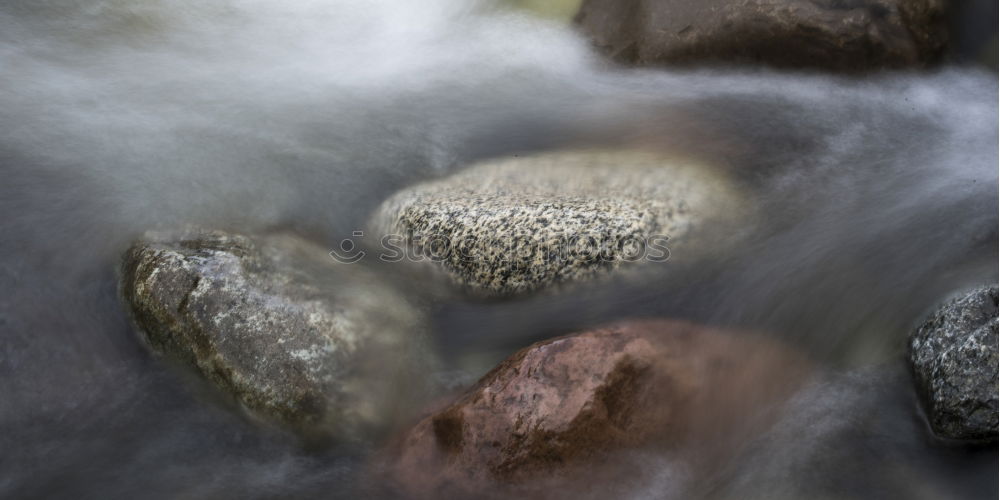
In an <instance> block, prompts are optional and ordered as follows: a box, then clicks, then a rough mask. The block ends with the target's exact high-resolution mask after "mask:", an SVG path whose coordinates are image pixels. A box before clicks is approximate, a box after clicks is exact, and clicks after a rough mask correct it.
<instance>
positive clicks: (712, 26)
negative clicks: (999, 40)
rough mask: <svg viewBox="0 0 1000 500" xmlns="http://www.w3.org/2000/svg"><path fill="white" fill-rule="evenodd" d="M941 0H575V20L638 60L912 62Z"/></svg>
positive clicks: (942, 19)
mask: <svg viewBox="0 0 1000 500" xmlns="http://www.w3.org/2000/svg"><path fill="white" fill-rule="evenodd" d="M946 7H947V5H946V2H945V0H747V1H740V2H734V1H732V0H585V1H584V3H583V5H582V6H581V8H580V11H579V12H578V13H577V15H576V18H575V20H576V23H577V25H578V26H579V27H580V29H581V30H582V31H583V32H584V34H586V35H587V36H588V37H589V38H590V39H591V40H592V41H593V43H594V44H595V45H596V46H597V47H598V48H600V49H601V50H603V51H604V52H606V53H608V54H609V55H611V56H612V57H613V58H615V59H617V60H619V61H622V62H626V63H629V64H638V65H663V64H666V65H685V64H706V63H727V64H731V63H749V64H760V63H763V64H767V65H771V66H777V67H787V68H820V69H828V70H834V71H862V70H873V69H882V68H901V67H919V66H924V65H927V64H929V63H933V62H936V61H937V60H939V59H940V58H941V56H942V54H943V52H944V49H945V46H946V42H947V36H948V35H947V30H946V26H947V22H946V10H947V9H946Z"/></svg>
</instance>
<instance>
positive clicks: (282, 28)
mask: <svg viewBox="0 0 1000 500" xmlns="http://www.w3.org/2000/svg"><path fill="white" fill-rule="evenodd" d="M288 3H289V4H292V5H283V4H281V3H279V2H265V1H254V2H239V3H237V2H232V3H230V2H212V3H209V2H200V1H193V0H192V1H171V2H167V1H145V2H125V1H91V2H70V1H46V2H37V1H23V2H22V1H15V2H6V3H5V4H4V5H3V6H0V41H2V43H0V68H3V69H2V71H0V123H2V129H0V234H2V235H3V236H2V238H0V290H2V292H0V339H2V340H0V396H2V403H0V450H2V452H0V496H3V497H10V498H37V497H49V498H52V497H55V498H62V497H66V498H69V497H72V498H133V497H142V498H190V497H203V498H204V497H208V498H229V497H232V498H246V497H260V498H269V497H288V496H292V497H341V496H343V497H351V496H353V495H354V494H356V493H357V492H356V491H355V490H354V487H355V482H356V479H357V477H358V475H359V470H360V464H362V463H363V462H364V458H365V455H366V453H367V451H368V450H367V449H366V447H364V446H361V447H355V448H351V449H343V448H338V447H334V448H332V449H323V450H313V449H309V450H307V449H304V448H303V447H301V446H300V445H299V443H298V442H297V441H296V440H295V438H294V437H292V436H288V435H285V434H283V433H282V432H280V431H277V430H274V429H266V428H261V427H260V426H258V425H256V424H254V423H252V422H250V421H248V420H246V419H244V418H243V417H241V416H239V415H238V414H237V413H235V412H232V411H230V409H228V408H227V407H226V406H225V405H224V404H222V403H220V402H219V401H218V400H217V399H218V398H216V396H215V395H214V394H213V393H212V392H211V391H210V390H208V389H206V388H205V387H204V386H202V385H200V384H198V383H196V382H194V381H191V380H187V379H186V378H185V376H184V375H181V374H177V373H175V372H173V371H171V370H169V369H167V368H166V367H164V366H162V364H161V363H160V362H158V361H157V360H156V359H154V358H152V357H151V356H150V355H149V354H147V353H146V352H145V351H144V349H143V348H142V346H141V344H140V343H139V342H138V341H137V338H136V335H135V333H134V332H133V331H132V329H131V327H130V326H129V323H128V321H127V318H126V316H125V314H124V312H123V311H122V309H121V307H120V305H119V304H118V301H117V298H116V292H115V289H116V286H115V282H114V267H115V264H116V261H117V258H118V255H119V254H120V252H121V250H122V249H123V248H124V245H126V244H127V242H128V241H129V240H131V239H132V238H134V237H135V236H137V235H138V234H140V233H141V232H143V231H145V230H147V229H150V228H154V227H171V226H175V225H178V224H182V223H189V222H190V223H198V224H201V225H206V226H214V227H223V228H233V229H238V230H243V231H252V230H259V229H266V228H274V227H282V228H293V229H296V230H298V231H301V232H303V233H306V234H310V235H313V236H314V237H315V238H317V239H319V240H320V241H325V242H329V243H330V244H333V242H337V241H339V240H340V239H341V238H342V237H344V236H346V235H349V234H350V232H351V231H353V230H354V229H356V228H357V227H360V226H361V224H362V223H363V221H364V219H365V217H366V216H367V215H368V214H369V213H370V211H371V210H372V209H373V208H374V207H375V206H376V205H377V204H378V203H379V202H380V200H382V199H383V198H384V197H385V196H386V195H387V194H389V193H391V192H392V191H393V190H395V189H397V188H399V187H401V186H403V185H406V184H408V183H411V182H414V181H416V180H420V179H424V178H427V177H430V176H435V175H440V174H443V173H445V172H448V171H451V170H454V169H457V168H460V167H461V166H462V165H463V164H466V163H467V162H469V161H471V160H474V159H476V158H481V157H489V156H493V155H500V154H512V153H516V152H525V151H531V150H535V149H543V148H552V147H562V146H567V147H572V146H579V145H584V144H586V145H600V146H617V145H636V144H641V145H646V146H654V147H658V148H661V149H669V150H672V151H680V152H682V153H684V154H686V155H688V156H690V157H693V158H697V159H699V160H700V161H703V162H705V163H707V164H713V165H716V166H717V167H718V168H719V169H720V170H722V171H724V172H727V173H728V175H731V176H732V177H733V178H734V179H736V181H737V182H738V183H739V184H740V185H741V186H742V189H744V190H745V191H746V192H747V193H748V194H749V196H750V198H751V199H752V200H753V204H754V205H755V207H756V209H757V210H760V211H761V213H762V214H764V216H763V217H761V218H760V221H759V223H757V224H755V225H751V226H747V227H743V228H740V230H739V231H735V232H730V233H727V234H726V235H725V236H726V241H727V244H728V245H730V246H729V247H728V248H729V251H727V252H726V253H725V254H723V255H711V256H688V257H689V258H687V259H675V262H668V263H667V264H666V265H664V266H662V269H658V271H657V272H656V273H655V275H654V276H653V278H652V279H651V280H650V281H649V282H645V283H639V284H629V285H621V286H614V287H612V286H605V287H601V288H597V289H593V290H586V289H585V290H580V291H577V292H574V293H571V294H567V295H564V296H559V297H547V298H536V299H525V300H518V301H513V302H511V303H506V304H483V303H450V304H438V308H437V312H436V313H435V324H436V326H437V329H436V330H437V332H436V336H437V342H438V344H439V346H438V347H440V349H441V351H442V352H443V353H445V355H446V356H449V357H453V358H455V359H458V358H460V357H462V356H475V355H483V356H487V357H494V358H495V357H498V356H502V355H504V354H505V353H509V352H511V351H512V350H515V349H517V348H518V347H520V346H523V345H526V344H527V343H529V342H531V341H534V340H538V339H540V338H545V337H546V336H549V335H554V334H559V333H565V332H567V331H570V330H572V329H573V328H577V327H582V326H586V325H589V324H593V323H599V322H602V321H606V320H609V319H613V318H617V317H622V316H630V315H650V314H653V315H656V314H666V315H671V316H678V317H688V318H693V319H697V320H700V321H704V322H709V323H715V324H733V325H741V326H752V327H761V328H766V329H768V330H770V331H772V332H774V333H775V335H778V336H780V337H781V338H783V339H786V340H787V341H788V342H790V343H792V344H794V345H796V346H799V347H801V348H802V349H804V350H805V351H807V352H808V353H810V354H811V355H812V356H813V357H814V358H815V359H816V360H817V362H818V363H819V364H821V365H823V366H825V367H827V370H828V372H829V375H827V376H826V378H824V379H823V380H824V381H823V382H822V383H819V384H817V385H816V386H813V387H812V388H811V389H809V390H807V391H805V392H803V393H802V394H800V395H799V396H797V398H796V399H795V400H794V401H793V403H792V404H791V405H790V407H789V409H788V411H787V413H786V415H785V416H784V417H783V419H782V421H781V422H780V423H779V425H778V426H777V427H776V428H775V429H773V431H772V432H770V433H769V434H768V435H765V436H761V437H760V439H759V442H756V443H755V444H754V446H752V447H751V448H750V449H748V450H747V451H746V452H745V455H741V456H740V457H737V458H736V459H734V460H733V462H732V464H730V465H729V466H727V467H726V468H724V469H720V470H719V471H717V474H715V475H714V476H713V477H712V478H711V480H710V481H707V483H706V484H700V485H684V484H683V480H682V479H677V478H676V476H674V475H671V474H670V473H669V471H670V465H669V464H667V463H665V464H664V465H663V470H664V472H663V474H662V475H661V476H656V477H658V478H659V479H655V478H654V480H651V481H650V482H649V483H648V484H637V485H634V487H629V488H627V489H626V490H625V493H622V490H621V489H620V488H619V489H617V490H615V491H616V493H617V494H626V495H628V496H632V497H635V498H659V497H663V496H668V497H669V496H681V497H692V496H706V497H735V498H740V497H745V496H751V495H756V496H759V497H761V498H777V497H785V498H801V497H803V496H804V495H805V494H806V493H808V494H810V495H811V494H817V495H821V496H822V495H825V496H829V497H833V498H840V497H851V498H854V497H858V498H893V497H899V498H915V497H918V496H923V497H926V498H967V497H982V498H995V497H996V493H997V491H996V490H997V473H996V470H997V454H996V450H974V449H966V448H960V447H959V448H956V447H943V446H940V445H939V444H937V443H934V442H933V441H932V440H931V439H930V438H929V437H928V434H927V432H926V429H925V427H924V424H923V422H922V420H921V419H920V417H919V413H917V412H915V411H914V408H915V401H914V399H913V395H912V393H911V389H910V385H909V381H908V379H907V378H906V377H907V375H906V373H905V370H903V369H902V365H901V362H900V360H901V356H902V345H903V339H904V338H905V335H906V333H907V331H908V329H909V328H910V327H911V326H912V324H913V322H914V321H916V320H917V319H918V318H919V317H920V316H921V315H922V314H923V313H925V312H926V311H927V310H928V309H929V308H930V307H932V306H933V305H934V304H935V303H936V302H937V301H939V300H941V299H942V298H943V297H945V296H946V295H947V294H949V293H951V292H952V291H953V290H955V289H958V288H962V287H964V286H967V285H971V284H975V283H981V282H986V281H996V276H997V264H996V261H997V255H998V251H997V210H998V203H997V159H998V158H997V143H996V137H997V131H998V130H997V77H996V74H995V73H994V74H990V73H986V72H983V71H982V70H979V69H975V68H971V67H959V66H951V67H947V68H945V69H942V70H940V71H936V72H933V73H930V74H928V73H922V74H909V73H893V74H885V75H876V76H874V77H871V78H868V79H865V80H849V79H839V78H836V77H831V76H823V75H810V74H776V73H770V72H745V71H742V72H741V71H734V70H723V69H720V70H713V71H707V70H706V71H698V72H685V73H674V72H667V71H625V70H620V69H614V68H609V67H605V66H603V65H602V63H601V62H600V60H599V59H598V58H596V57H595V56H592V55H591V54H589V52H588V49H587V47H586V46H585V44H584V43H583V41H582V40H580V39H578V38H577V37H576V36H575V35H574V34H573V33H572V32H570V31H569V30H568V29H566V28H563V27H561V26H559V25H557V24H554V23H549V22H547V21H542V20H538V19H534V18H531V17H529V16H527V15H524V14H521V13H517V12H512V11H508V10H504V9H501V8H497V7H495V6H492V5H491V4H488V3H481V2H468V1H458V0H434V1H424V2H404V1H400V2H374V1H372V2H359V1H353V2H339V1H315V0H314V1H302V2H294V3H292V2H288ZM581 311H584V312H581ZM475 375H476V374H475V373H467V374H465V376H467V377H474V376H475ZM649 462H650V463H652V464H657V463H659V462H657V460H656V457H654V458H651V459H650V461H649ZM678 483H680V485H678ZM619 486H620V485H619Z"/></svg>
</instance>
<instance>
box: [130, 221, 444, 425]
mask: <svg viewBox="0 0 1000 500" xmlns="http://www.w3.org/2000/svg"><path fill="white" fill-rule="evenodd" d="M122 295H123V298H124V300H125V302H126V304H127V306H128V307H129V309H130V310H131V312H132V315H133V318H134V320H135V322H136V324H137V325H138V327H139V328H140V329H141V331H142V332H143V333H144V334H145V339H146V340H147V341H148V343H149V345H150V346H151V347H152V348H153V350H154V351H155V352H157V353H160V354H162V355H165V356H167V357H169V358H172V359H176V360H180V361H182V362H184V363H186V364H188V365H190V366H193V367H195V368H196V369H197V370H198V371H199V372H200V373H201V374H202V375H204V376H205V377H206V378H207V379H208V380H210V381H211V382H212V383H214V385H216V386H218V387H219V388H220V389H222V390H223V391H224V392H226V393H229V394H231V395H232V396H234V397H235V399H236V400H237V401H238V402H239V403H241V404H242V405H243V406H244V407H245V408H247V409H249V410H251V411H252V413H253V414H255V415H258V416H262V417H264V418H265V419H268V420H270V421H276V422H278V423H281V424H285V425H287V426H290V427H292V428H294V429H295V430H299V431H302V432H304V433H306V434H308V435H313V436H322V437H329V436H335V437H336V436H341V437H346V436H365V435H368V434H369V433H370V432H374V431H377V430H379V429H380V428H381V427H382V426H384V425H385V424H387V423H388V422H387V418H389V416H391V415H395V414H398V413H399V412H398V411H396V410H399V406H400V405H404V404H406V403H407V402H408V401H409V400H412V399H414V398H415V396H416V394H418V393H419V390H417V389H418V388H417V387H415V386H416V385H417V384H418V382H417V381H419V380H421V379H422V377H421V376H419V375H422V374H423V372H422V370H421V368H420V367H421V366H422V364H423V363H424V362H426V358H425V354H424V353H423V350H422V344H421V335H422V333H421V326H420V325H421V322H422V318H421V314H420V313H419V312H418V311H417V310H416V309H415V308H414V307H412V306H411V305H409V304H408V303H407V302H406V301H405V300H403V298H402V297H400V296H399V295H398V294H397V293H396V292H394V291H393V290H392V289H391V288H389V287H388V286H386V285H383V284H381V283H380V280H379V279H378V276H375V275H373V274H372V273H370V272H367V271H365V270H364V269H362V268H361V267H360V266H357V265H348V264H337V263H336V262H334V261H333V260H332V259H331V258H330V257H329V256H328V254H327V251H326V250H325V249H324V248H321V247H319V246H317V245H314V244H312V243H309V242H307V241H304V240H302V239H300V238H297V237H294V236H290V235H270V236H260V237H254V238H250V237H247V236H241V235H235V234H228V233H223V232H218V231H199V230H190V231H185V232H184V233H182V234H169V233H164V234H149V235H147V236H146V237H144V238H143V239H142V240H140V241H138V242H136V243H135V244H134V245H133V246H132V247H131V248H130V249H129V250H128V252H127V253H126V254H125V256H124V259H123V262H122Z"/></svg>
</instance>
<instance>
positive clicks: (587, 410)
mask: <svg viewBox="0 0 1000 500" xmlns="http://www.w3.org/2000/svg"><path fill="white" fill-rule="evenodd" d="M810 373H811V367H810V365H809V363H808V362H807V361H806V360H805V359H804V358H803V357H801V356H800V355H798V354H796V353H795V352H793V351H790V350H789V349H787V348H784V347H782V346H780V345H778V344H777V343H775V342H772V341H770V340H768V339H767V338H765V337H763V336H761V335H758V334H753V333H749V332H728V331H721V330H715V329H712V328H707V327H703V326H697V325H693V324H690V323H685V322H680V321H667V320H645V321H632V322H627V323H622V324H617V325H613V326H610V327H607V328H601V329H596V330H592V331H588V332H584V333H579V334H574V335H569V336H565V337H560V338H556V339H552V340H548V341H544V342H540V343H537V344H534V345H532V346H530V347H527V348H525V349H523V350H521V351H520V352H518V353H516V354H514V355H513V356H511V357H510V358H508V359H507V360H506V361H504V362H503V363H501V364H500V365H499V366H497V367H496V368H495V369H493V371H491V372H490V373H488V374H487V375H486V376H484V377H483V378H482V379H481V380H480V381H479V382H478V384H476V385H475V386H474V387H473V388H472V389H470V390H469V391H468V392H467V393H465V394H464V395H463V396H461V397H460V398H458V399H457V400H456V401H454V402H453V403H451V404H449V405H447V406H445V407H444V408H443V409H440V410H438V411H436V412H434V413H433V414H431V415H430V416H428V417H427V418H425V419H423V420H422V421H420V422H419V423H417V424H416V425H415V426H414V427H412V428H411V429H410V430H408V431H407V432H405V433H404V434H403V435H402V436H401V437H400V438H399V439H398V440H397V441H396V442H395V443H394V444H392V445H391V446H390V447H389V448H388V450H387V451H386V453H385V458H384V459H383V460H384V461H385V463H384V464H382V466H383V468H382V469H381V470H382V473H384V474H387V476H388V477H389V478H390V483H392V484H394V485H395V486H396V487H398V488H399V489H400V490H401V491H402V492H403V493H404V494H405V495H406V496H407V497H417V498H453V497H465V496H469V497H472V496H474V495H476V494H479V493H477V492H483V491H492V492H494V493H496V495H497V496H498V497H503V496H506V495H529V496H531V495H532V494H533V493H540V492H552V491H560V492H563V493H565V494H566V495H567V497H568V498H579V497H580V495H582V496H583V497H588V496H587V491H588V489H589V487H591V486H594V485H595V483H594V481H599V482H603V484H609V483H615V482H617V483H621V482H622V481H623V480H622V478H623V477H628V478H631V475H632V474H634V473H637V472H638V471H639V470H640V469H644V468H643V467H638V468H634V470H633V468H632V467H631V466H623V467H618V466H616V465H615V464H623V465H624V464H627V463H629V459H627V458H621V457H616V456H615V455H616V453H620V452H626V451H636V452H641V450H649V449H659V450H663V449H669V450H674V451H676V452H677V453H678V454H679V455H683V454H684V453H685V452H684V451H683V450H687V451H688V452H689V454H688V456H687V458H688V459H690V460H692V461H695V462H696V461H698V460H709V459H711V458H712V457H713V456H714V457H715V458H718V454H720V453H722V454H724V453H726V450H729V451H731V450H732V449H733V447H734V446H735V444H734V443H736V442H739V441H740V439H741V436H742V437H746V436H749V435H752V434H754V433H755V432H757V431H759V430H760V429H761V428H762V427H764V426H766V425H767V423H768V422H770V421H771V419H772V418H773V417H774V415H775V410H776V409H777V407H778V406H779V404H780V403H781V402H782V401H783V400H784V399H785V398H786V397H788V396H789V395H790V394H792V393H793V392H794V391H795V390H796V389H797V388H798V387H799V386H800V385H801V384H802V383H804V381H806V380H807V379H808V378H809V377H808V375H809V374H810ZM694 457H697V458H694ZM645 469H648V468H645ZM635 479H636V480H637V481H638V480H641V478H635ZM554 486H556V487H555V488H554ZM536 488H537V489H536ZM600 491H602V492H604V493H603V494H607V489H606V488H603V487H602V488H601V490H600ZM546 495H548V493H546Z"/></svg>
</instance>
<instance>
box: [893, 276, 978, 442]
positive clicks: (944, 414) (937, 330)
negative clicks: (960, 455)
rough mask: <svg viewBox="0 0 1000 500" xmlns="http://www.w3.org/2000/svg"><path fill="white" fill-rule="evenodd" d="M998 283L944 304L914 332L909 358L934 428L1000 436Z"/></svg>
mask: <svg viewBox="0 0 1000 500" xmlns="http://www.w3.org/2000/svg"><path fill="white" fill-rule="evenodd" d="M997 326H998V321H997V287H996V285H993V286H988V287H981V288H977V289H975V290H973V291H971V292H968V293H966V294H964V295H962V296H961V297H958V298H956V299H954V300H952V301H950V302H948V303H946V304H945V305H944V306H942V307H941V309H939V310H938V311H936V312H935V313H934V314H932V315H931V316H930V318H928V319H927V321H926V322H924V324H923V325H921V326H920V327H919V328H917V330H916V331H914V332H913V335H912V337H911V338H910V363H911V364H912V366H913V373H914V375H915V377H916V380H917V388H918V390H919V392H920V394H921V396H922V398H923V400H924V405H925V407H926V410H927V415H928V419H929V420H930V423H931V427H932V428H933V429H934V432H935V433H937V434H938V435H939V436H941V437H945V438H949V439H960V440H973V441H996V439H997V411H998V405H997V389H998V387H997V368H998V365H997Z"/></svg>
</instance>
